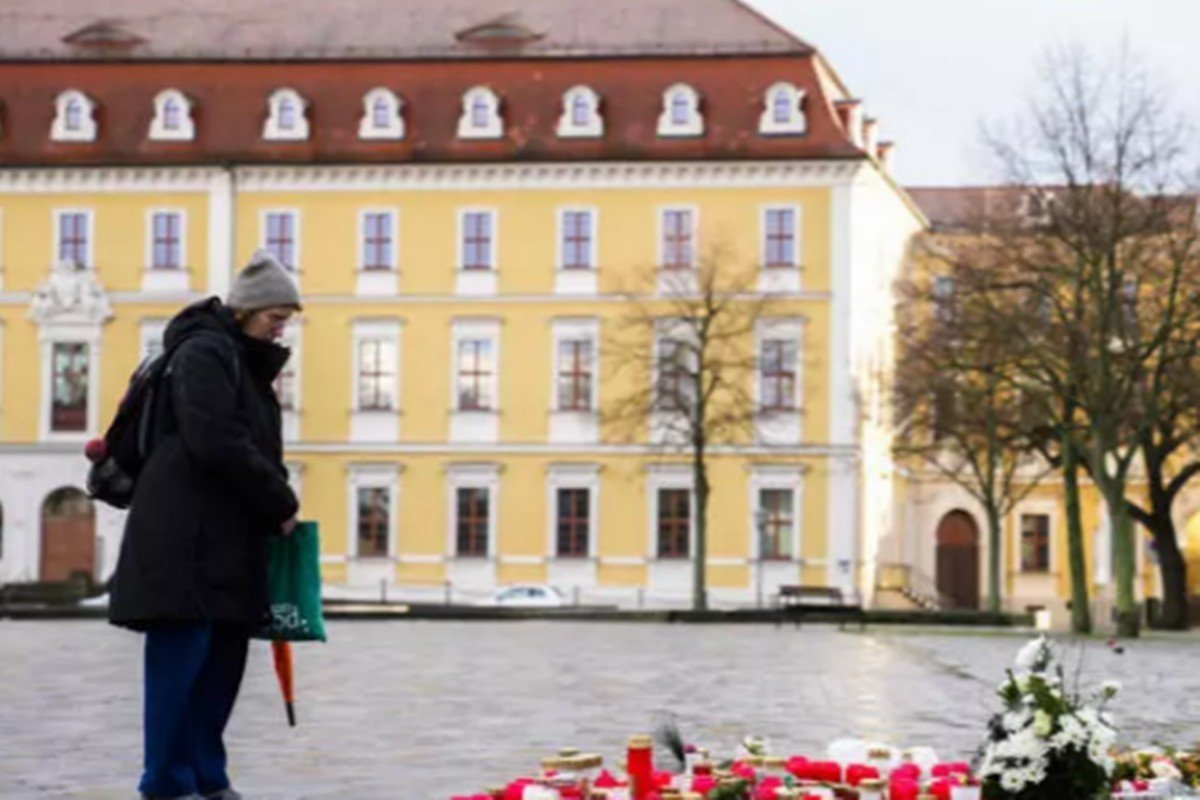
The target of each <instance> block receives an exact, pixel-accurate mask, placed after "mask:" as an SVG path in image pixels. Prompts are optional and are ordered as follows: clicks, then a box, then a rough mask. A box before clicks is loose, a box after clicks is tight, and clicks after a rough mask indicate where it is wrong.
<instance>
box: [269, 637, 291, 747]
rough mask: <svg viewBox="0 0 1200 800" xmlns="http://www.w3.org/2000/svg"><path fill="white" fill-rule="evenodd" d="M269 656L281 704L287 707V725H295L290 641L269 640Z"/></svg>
mask: <svg viewBox="0 0 1200 800" xmlns="http://www.w3.org/2000/svg"><path fill="white" fill-rule="evenodd" d="M271 658H272V660H273V661H274V662H275V677H277V678H279V691H280V692H281V693H282V694H283V705H284V708H286V709H287V720H288V725H289V726H291V727H293V728H294V727H296V707H295V699H296V696H295V684H294V682H293V679H292V645H291V643H290V642H283V641H279V640H274V641H272V642H271Z"/></svg>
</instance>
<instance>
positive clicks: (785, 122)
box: [758, 82, 808, 136]
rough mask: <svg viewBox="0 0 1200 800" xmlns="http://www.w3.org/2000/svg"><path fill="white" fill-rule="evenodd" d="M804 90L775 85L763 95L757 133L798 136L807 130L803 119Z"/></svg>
mask: <svg viewBox="0 0 1200 800" xmlns="http://www.w3.org/2000/svg"><path fill="white" fill-rule="evenodd" d="M803 103H804V90H802V89H798V88H797V86H796V85H794V84H790V83H786V82H780V83H776V84H774V85H773V86H770V88H769V89H768V90H767V91H766V94H764V95H763V109H762V116H761V118H760V120H758V133H763V134H767V136H799V134H803V133H804V132H805V131H806V128H808V125H806V121H805V118H804V109H803Z"/></svg>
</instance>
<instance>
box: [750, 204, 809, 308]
mask: <svg viewBox="0 0 1200 800" xmlns="http://www.w3.org/2000/svg"><path fill="white" fill-rule="evenodd" d="M772 211H791V212H792V224H793V225H794V229H793V231H792V241H793V247H792V262H793V263H792V264H789V265H774V266H772V265H768V263H767V261H768V259H767V253H768V251H769V249H770V246H769V242H768V239H767V236H768V231H769V227H768V225H767V220H768V218H769V216H770V214H771V212H772ZM758 226H759V256H758V259H759V265H760V266H759V274H758V290H759V291H760V292H763V293H765V294H787V293H794V292H799V291H800V290H801V288H802V287H801V273H802V272H803V264H804V258H803V251H804V236H803V232H804V213H803V209H802V207H801V206H800V205H798V204H795V203H769V204H767V205H764V206H763V207H762V208H761V210H760V211H759V218H758Z"/></svg>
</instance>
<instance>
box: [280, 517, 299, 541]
mask: <svg viewBox="0 0 1200 800" xmlns="http://www.w3.org/2000/svg"><path fill="white" fill-rule="evenodd" d="M298 524H300V518H299V517H298V516H296V517H292V518H291V519H289V520H288V521H287V522H284V523H283V525H281V526H280V532H281V533H282V534H283V535H284V536H291V535H292V531H294V530H296V526H297V525H298Z"/></svg>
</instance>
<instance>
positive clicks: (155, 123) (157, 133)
mask: <svg viewBox="0 0 1200 800" xmlns="http://www.w3.org/2000/svg"><path fill="white" fill-rule="evenodd" d="M169 100H174V101H175V102H177V103H179V106H180V109H179V128H178V129H176V130H171V129H170V128H168V127H167V116H166V109H167V102H168V101H169ZM149 135H150V139H151V141H155V142H190V141H192V140H193V139H195V138H196V123H195V121H194V120H193V119H192V100H191V98H190V97H188V96H187V95H186V94H184V93H183V92H181V91H179V90H178V89H163V90H162V91H161V92H159V93H158V94H156V95H155V96H154V118H153V119H152V120H150V134H149Z"/></svg>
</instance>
